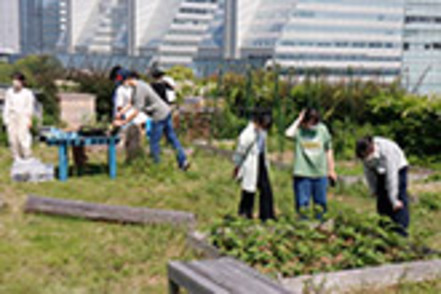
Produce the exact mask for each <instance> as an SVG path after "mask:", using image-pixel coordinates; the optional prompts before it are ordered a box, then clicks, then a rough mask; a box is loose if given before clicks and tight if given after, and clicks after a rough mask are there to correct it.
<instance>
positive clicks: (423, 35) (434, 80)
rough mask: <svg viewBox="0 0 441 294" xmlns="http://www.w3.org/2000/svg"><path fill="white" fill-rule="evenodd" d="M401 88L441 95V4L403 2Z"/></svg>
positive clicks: (440, 0) (429, 0)
mask: <svg viewBox="0 0 441 294" xmlns="http://www.w3.org/2000/svg"><path fill="white" fill-rule="evenodd" d="M405 11H406V12H405V26H404V44H403V49H404V51H403V80H402V83H403V85H404V86H405V87H406V88H407V89H408V91H411V92H415V93H422V94H434V93H441V0H427V1H415V0H407V1H406V10H405Z"/></svg>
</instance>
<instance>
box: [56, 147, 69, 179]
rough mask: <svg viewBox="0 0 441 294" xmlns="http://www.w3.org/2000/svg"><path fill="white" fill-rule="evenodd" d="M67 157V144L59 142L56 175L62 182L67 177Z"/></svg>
mask: <svg viewBox="0 0 441 294" xmlns="http://www.w3.org/2000/svg"><path fill="white" fill-rule="evenodd" d="M67 157H68V154H67V145H66V144H60V145H59V146H58V177H59V179H60V181H62V182H65V181H67V177H68V169H69V160H68V158H67Z"/></svg>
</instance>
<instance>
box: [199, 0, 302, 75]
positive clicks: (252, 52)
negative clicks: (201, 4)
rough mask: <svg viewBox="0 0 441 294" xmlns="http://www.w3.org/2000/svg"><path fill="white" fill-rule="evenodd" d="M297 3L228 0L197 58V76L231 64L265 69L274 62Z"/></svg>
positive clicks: (203, 42) (287, 0)
mask: <svg viewBox="0 0 441 294" xmlns="http://www.w3.org/2000/svg"><path fill="white" fill-rule="evenodd" d="M296 2H297V0H273V1H265V0H260V1H253V0H225V1H224V5H223V9H222V10H221V12H219V13H218V14H217V15H216V16H215V18H214V20H213V22H212V24H211V27H210V30H209V32H208V34H207V36H206V37H205V38H204V40H203V41H202V42H201V43H200V46H199V49H198V54H197V57H196V59H195V68H196V71H197V73H199V74H201V73H202V72H205V73H212V72H214V71H216V68H217V67H219V64H221V63H223V60H227V61H228V64H231V65H234V66H241V65H244V64H248V65H252V66H262V65H264V64H265V62H266V61H268V60H272V59H273V57H274V50H275V47H276V43H277V41H278V40H279V39H280V37H281V35H282V33H283V29H284V27H285V25H286V24H287V23H288V21H289V20H290V16H291V12H292V11H293V9H295V4H296Z"/></svg>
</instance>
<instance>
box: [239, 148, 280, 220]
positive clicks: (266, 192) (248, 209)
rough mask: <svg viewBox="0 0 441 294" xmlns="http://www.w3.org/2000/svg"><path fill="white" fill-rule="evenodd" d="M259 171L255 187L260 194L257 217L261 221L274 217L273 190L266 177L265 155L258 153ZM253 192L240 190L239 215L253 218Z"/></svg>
mask: <svg viewBox="0 0 441 294" xmlns="http://www.w3.org/2000/svg"><path fill="white" fill-rule="evenodd" d="M258 168H259V172H258V177H257V189H258V190H259V194H260V201H259V204H260V205H259V218H260V219H261V220H262V221H266V220H267V219H274V218H275V214H274V205H273V191H272V189H271V183H270V180H269V177H268V170H267V168H266V163H265V155H264V154H260V155H259V167H258ZM254 196H255V193H250V192H247V191H244V190H242V196H241V200H240V204H239V215H241V216H244V217H247V218H250V219H251V218H253V207H254Z"/></svg>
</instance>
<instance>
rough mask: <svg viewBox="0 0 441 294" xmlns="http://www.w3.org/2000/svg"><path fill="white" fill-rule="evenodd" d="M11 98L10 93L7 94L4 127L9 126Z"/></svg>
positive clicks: (4, 108)
mask: <svg viewBox="0 0 441 294" xmlns="http://www.w3.org/2000/svg"><path fill="white" fill-rule="evenodd" d="M10 100H11V97H10V94H9V91H8V92H6V97H5V105H4V107H3V125H5V126H7V125H8V124H9V111H10V106H9V103H10Z"/></svg>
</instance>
